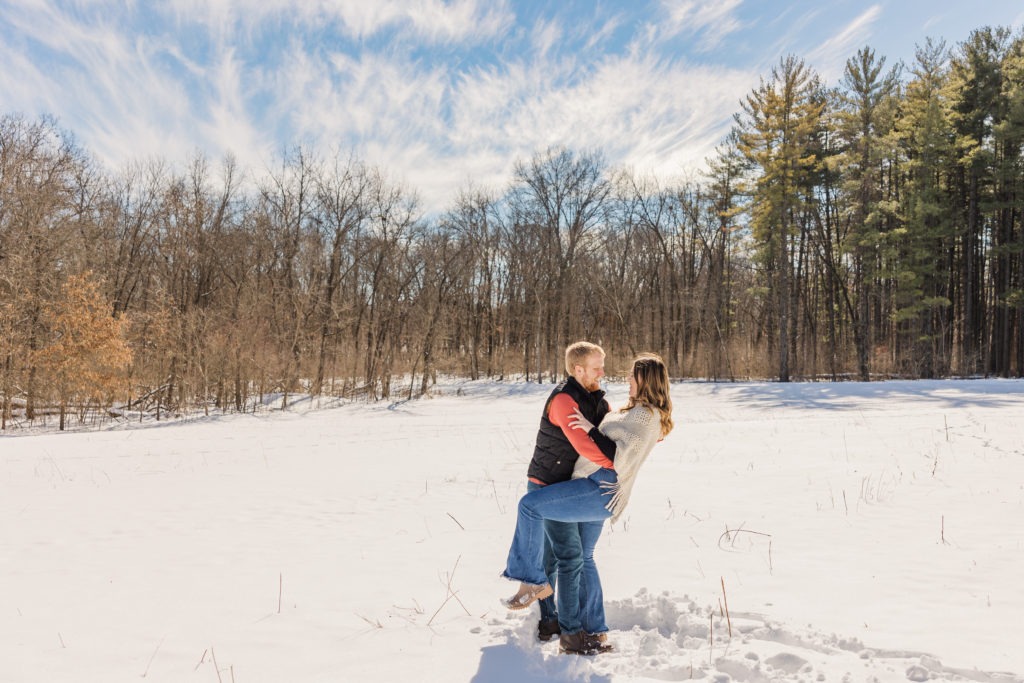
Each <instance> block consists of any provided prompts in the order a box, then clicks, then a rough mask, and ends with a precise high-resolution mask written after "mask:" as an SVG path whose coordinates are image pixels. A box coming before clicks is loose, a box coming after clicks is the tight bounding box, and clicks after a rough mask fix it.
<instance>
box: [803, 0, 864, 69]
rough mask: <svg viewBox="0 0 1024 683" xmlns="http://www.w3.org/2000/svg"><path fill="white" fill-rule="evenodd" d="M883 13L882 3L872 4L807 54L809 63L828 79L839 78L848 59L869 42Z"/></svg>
mask: <svg viewBox="0 0 1024 683" xmlns="http://www.w3.org/2000/svg"><path fill="white" fill-rule="evenodd" d="M881 15H882V6H881V5H872V6H871V7H869V8H868V9H866V10H865V11H864V12H862V13H861V14H860V15H858V16H857V17H856V18H855V19H854V20H853V21H851V22H849V23H848V24H846V25H845V26H843V27H842V28H841V29H840V30H839V31H838V32H837V33H835V34H833V35H832V36H830V37H829V38H828V39H826V40H825V41H824V42H822V43H821V44H820V45H818V46H817V47H815V48H814V49H812V50H811V51H810V52H809V53H808V54H807V56H806V59H807V62H808V64H810V65H811V66H813V67H814V68H815V69H816V70H817V72H818V73H819V74H820V75H821V76H822V77H823V78H825V79H826V80H833V79H837V78H839V77H840V76H841V75H842V73H843V69H844V68H845V65H846V61H847V60H848V59H849V58H850V57H852V56H853V55H854V54H855V53H856V52H857V50H859V49H860V48H862V47H863V46H864V45H866V44H867V43H868V39H869V38H870V37H871V29H872V27H873V26H874V24H875V22H876V21H877V20H878V18H879V17H880V16H881Z"/></svg>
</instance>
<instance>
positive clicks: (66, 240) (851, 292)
mask: <svg viewBox="0 0 1024 683" xmlns="http://www.w3.org/2000/svg"><path fill="white" fill-rule="evenodd" d="M1022 150H1024V36H1022V35H1020V34H1018V35H1011V32H1010V31H1009V30H1008V29H1004V28H984V29H980V30H977V31H974V32H973V33H972V34H971V36H970V37H969V38H968V39H967V40H966V41H964V42H963V43H961V44H958V45H957V46H955V47H953V48H948V47H947V46H946V45H945V44H943V43H941V42H934V41H928V42H926V44H925V45H923V46H919V47H918V50H917V52H916V57H915V60H914V61H913V63H911V64H908V65H903V64H899V65H894V66H892V67H887V66H886V60H885V59H884V58H882V57H877V56H876V55H875V53H874V52H873V51H872V50H871V49H869V48H864V49H862V50H860V51H859V52H858V53H857V54H856V55H854V56H853V57H851V58H850V59H849V60H848V62H847V64H846V69H845V72H844V75H843V77H842V79H841V81H840V83H839V84H837V85H835V86H832V87H828V86H826V85H825V84H824V83H823V82H822V79H821V78H820V77H819V76H818V75H817V74H816V73H815V71H814V70H813V68H812V67H811V66H809V65H807V64H806V63H805V62H804V61H803V60H800V59H798V58H796V57H793V56H789V57H785V58H783V59H782V60H780V62H779V63H778V64H777V65H776V67H775V68H774V69H772V71H771V73H770V74H768V75H767V76H766V77H763V78H762V79H761V82H760V84H759V85H758V87H756V88H755V89H753V90H752V91H751V92H750V93H749V94H748V95H747V96H746V97H745V98H744V99H743V100H742V101H741V103H740V107H739V110H738V111H737V113H736V115H735V122H734V126H733V128H732V131H731V132H730V133H729V135H728V136H727V137H726V138H725V139H724V140H723V141H722V143H721V145H720V146H719V147H718V149H717V151H716V153H715V155H714V156H713V157H712V158H711V159H709V160H708V164H707V170H706V172H704V174H703V175H701V176H699V177H696V178H692V179H686V180H678V179H672V180H666V179H662V178H656V177H653V176H649V175H643V174H639V173H637V172H635V171H632V170H630V169H626V168H616V167H612V166H611V165H609V164H608V163H607V162H606V161H605V159H604V158H603V156H602V154H601V152H600V150H575V149H566V148H552V149H547V150H543V151H539V152H537V153H535V154H534V155H532V156H531V157H530V158H527V159H521V160H519V161H517V162H516V163H515V166H514V171H513V173H512V177H511V179H510V180H509V182H508V184H507V186H505V187H501V188H486V187H479V186H474V185H467V186H465V187H463V188H459V189H457V190H455V191H453V198H452V200H451V202H450V203H449V205H448V208H447V209H446V210H445V211H443V212H441V213H439V214H430V215H427V214H425V213H424V212H423V210H422V209H421V208H420V205H419V202H418V199H417V197H416V194H415V192H414V191H412V190H410V189H409V188H406V187H404V186H402V185H401V184H399V183H396V182H393V181H391V180H390V179H389V178H388V176H387V175H386V173H385V172H384V171H383V170H382V169H378V168H374V167H372V166H370V165H368V164H366V163H364V162H363V161H361V160H359V159H357V158H355V157H353V156H351V155H347V154H345V153H344V152H339V151H326V150H320V149H295V150H293V151H291V152H289V153H287V154H284V155H282V156H281V158H279V159H277V160H276V161H275V162H274V163H275V167H274V168H272V169H269V170H267V171H265V172H264V173H262V174H261V175H259V176H258V177H257V176H255V175H253V174H249V173H245V172H243V171H242V170H240V169H239V168H238V167H237V165H236V164H235V162H234V161H233V160H232V159H231V158H230V157H227V158H225V159H224V160H223V161H222V162H220V163H217V164H214V163H211V162H210V161H209V160H207V159H206V158H204V157H203V156H201V155H198V154H197V155H195V156H194V157H193V158H192V159H191V160H190V161H189V162H188V163H187V164H185V165H184V166H183V167H175V166H172V165H171V164H169V163H167V162H165V161H163V160H149V161H139V162H134V163H132V164H130V165H128V166H126V167H125V168H123V169H121V170H119V171H117V172H111V171H109V170H106V169H103V168H101V167H99V165H98V164H97V163H96V162H95V161H94V160H92V159H91V157H90V156H89V154H88V153H87V152H86V151H85V150H83V149H82V148H81V147H79V146H78V145H77V144H76V143H75V141H74V139H73V137H72V136H71V135H70V134H68V133H66V132H65V131H63V130H61V129H60V127H59V126H58V125H57V123H56V122H55V121H54V120H52V119H48V118H43V119H40V120H28V119H26V118H25V117H23V116H19V115H15V114H9V115H6V116H3V117H2V118H0V420H2V426H4V427H6V425H7V423H8V421H10V420H11V419H13V418H18V419H28V420H32V419H35V418H36V416H37V415H38V414H40V413H45V412H54V413H57V412H59V414H60V419H61V426H62V427H63V425H64V420H65V418H66V416H68V415H74V414H76V413H77V414H78V415H79V416H80V417H81V416H83V415H84V414H85V413H86V411H89V410H91V409H95V408H102V407H107V406H110V405H113V404H117V405H120V406H124V407H127V408H128V409H130V410H144V411H157V413H158V414H159V413H160V412H162V411H179V410H184V409H189V408H196V407H206V408H208V409H209V408H217V409H221V410H237V411H242V410H246V409H248V408H250V407H252V406H254V405H258V404H259V403H261V402H262V401H264V400H265V399H266V398H267V397H270V396H273V397H275V400H276V398H280V399H281V401H282V402H283V403H284V404H287V402H288V401H289V400H290V399H289V397H291V396H294V395H295V394H297V393H302V394H313V395H331V396H347V397H355V396H365V397H368V398H371V399H379V398H384V397H394V396H410V397H411V396H415V395H420V394H422V393H424V392H426V391H428V390H429V388H430V386H431V385H432V384H433V383H434V382H435V381H436V378H437V376H438V373H445V374H451V375H456V376H462V377H469V378H481V377H490V378H498V379H503V378H508V377H516V378H523V379H526V380H528V381H547V380H552V379H555V378H557V377H560V376H561V374H562V371H561V354H562V349H563V348H564V347H565V345H566V344H567V343H568V342H570V341H573V340H575V339H578V338H585V339H590V340H593V341H596V342H599V343H601V344H603V345H604V346H605V347H606V348H607V349H608V350H609V351H610V352H611V353H610V356H609V359H608V360H609V367H610V369H611V370H612V371H613V372H614V371H615V370H616V368H618V370H619V371H620V372H621V371H622V370H623V369H624V368H625V367H626V361H627V359H628V357H629V356H630V355H631V354H633V353H635V352H637V351H640V350H657V351H659V352H661V353H662V354H663V356H664V357H665V358H666V360H667V361H668V363H669V365H670V369H671V372H672V374H673V375H674V376H677V377H705V378H711V379H737V378H749V377H758V378H775V379H779V380H781V381H789V380H791V379H809V378H815V379H817V378H829V379H833V380H835V379H843V378H854V379H861V380H868V379H872V378H878V377H891V376H900V377H944V376H952V375H957V376H970V375H995V376H1020V375H1021V372H1022V368H1024V344H1022V340H1021V333H1022V320H1024V317H1022V312H1024V282H1022V252H1024V238H1022V234H1021V228H1022V220H1024V152H1022Z"/></svg>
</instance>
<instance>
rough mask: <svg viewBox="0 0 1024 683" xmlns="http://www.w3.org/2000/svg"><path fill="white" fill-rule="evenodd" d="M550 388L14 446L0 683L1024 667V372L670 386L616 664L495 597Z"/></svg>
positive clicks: (494, 387)
mask: <svg viewBox="0 0 1024 683" xmlns="http://www.w3.org/2000/svg"><path fill="white" fill-rule="evenodd" d="M549 390H550V386H549V385H544V386H537V385H529V384H522V383H518V384H517V383H510V384H497V383H488V382H473V383H458V384H457V383H452V384H449V385H446V386H443V387H441V388H440V395H439V396H437V397H435V398H431V399H423V400H419V401H413V402H404V403H397V404H393V405H384V404H381V405H370V406H367V405H348V406H343V407H338V408H332V409H324V410H317V411H303V410H301V409H295V410H293V411H289V412H283V413H275V414H271V415H263V416H258V417H253V416H244V415H242V416H239V415H233V416H228V417H219V418H207V419H201V420H196V421H190V422H181V423H177V424H174V423H161V424H159V425H151V426H144V427H139V426H123V427H120V428H115V429H108V430H104V431H98V432H96V431H94V432H80V433H73V434H50V435H43V434H37V435H28V436H3V437H0V492H2V494H0V681H4V682H5V683H21V682H36V681H45V682H47V683H54V682H63V681H70V682H75V683H84V682H91V681H97V682H100V681H102V682H104V683H109V682H118V681H138V680H147V681H168V682H173V683H178V682H189V681H196V682H203V683H217V682H219V683H227V682H228V681H236V682H237V683H255V682H272V683H277V682H306V681H324V682H334V681H338V682H342V681H400V682H403V683H413V682H418V681H475V682H479V683H483V682H488V683H489V682H501V681H510V682H511V681H516V682H524V681H525V682H527V683H531V682H539V681H594V682H604V681H675V680H686V679H689V678H695V679H702V680H705V681H729V680H734V681H751V682H758V681H875V680H877V681H905V680H912V681H923V680H929V679H930V680H974V681H1022V680H1024V678H1022V676H1024V626H1022V623H1024V589H1022V587H1021V576H1022V574H1024V440H1022V438H1021V435H1022V417H1024V382H1019V381H1005V380H1004V381H999V380H974V381H936V382H928V381H919V382H885V383H871V384H858V383H844V384H788V385H782V384H772V383H740V384H719V385H715V384H706V383H680V384H676V385H674V386H673V397H674V400H675V404H676V411H675V418H676V424H677V428H676V430H675V432H673V433H672V434H671V435H670V436H669V438H668V439H666V440H665V441H664V442H663V443H661V444H660V445H659V446H657V447H656V449H655V451H654V453H653V454H652V456H651V458H650V459H649V460H648V461H647V464H646V465H645V468H644V470H643V471H642V472H641V473H640V476H639V478H638V481H637V485H636V489H635V490H634V493H633V497H632V499H631V503H630V507H629V509H628V510H627V512H626V514H625V516H624V518H623V520H622V522H620V523H619V524H617V525H616V526H615V527H613V528H606V530H605V533H604V536H603V537H602V539H601V542H600V544H599V546H598V551H597V560H598V564H599V566H600V568H601V570H602V578H603V581H604V587H605V596H606V598H607V601H608V620H609V625H610V627H611V628H612V633H611V640H612V641H613V642H614V644H615V645H616V647H617V651H616V652H615V653H613V654H608V655H602V656H599V657H596V658H581V657H574V656H565V655H559V654H558V648H557V645H556V644H555V643H548V644H541V643H538V642H536V641H535V640H534V637H533V632H534V627H535V620H536V608H535V607H534V608H532V609H531V610H530V611H529V613H528V614H526V615H523V614H519V613H509V612H506V611H505V610H504V609H503V608H501V606H500V605H499V603H498V598H499V597H500V596H503V595H505V594H510V593H511V591H512V585H511V584H510V583H508V582H505V581H503V580H501V579H500V578H499V577H498V573H499V571H500V570H501V569H502V567H503V561H504V558H505V552H506V550H507V544H508V542H509V539H510V538H511V533H512V528H513V526H514V521H515V517H514V514H515V505H516V501H517V499H518V497H519V496H520V495H521V494H522V492H523V491H524V488H525V473H526V465H527V462H528V461H529V458H530V455H531V453H532V447H533V439H534V436H535V433H536V428H537V422H538V419H539V415H540V410H541V406H542V404H543V401H544V398H545V397H546V395H547V393H548V392H549ZM625 396H626V387H625V385H622V384H613V385H611V386H610V387H609V398H610V400H611V403H612V405H613V407H617V406H619V405H621V403H622V402H623V401H624V399H625ZM726 604H727V607H728V609H727V610H726ZM726 612H727V614H726Z"/></svg>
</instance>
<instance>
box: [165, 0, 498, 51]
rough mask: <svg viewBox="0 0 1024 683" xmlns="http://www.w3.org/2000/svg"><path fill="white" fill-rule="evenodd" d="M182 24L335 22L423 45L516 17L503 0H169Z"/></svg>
mask: <svg viewBox="0 0 1024 683" xmlns="http://www.w3.org/2000/svg"><path fill="white" fill-rule="evenodd" d="M169 7H170V8H171V10H172V12H173V13H174V15H175V16H176V17H177V18H178V21H179V22H181V23H185V22H189V23H199V24H202V25H206V26H208V27H211V28H215V27H218V26H225V25H229V26H233V25H239V26H250V27H251V26H258V25H261V24H264V23H265V22H267V21H277V22H281V21H284V22H286V23H289V24H299V25H303V26H307V27H309V26H321V25H323V24H324V23H325V22H336V23H337V24H338V26H339V27H340V29H341V31H342V32H343V34H344V35H346V36H348V37H350V38H353V39H356V40H364V39H368V38H372V37H374V36H376V35H377V34H379V33H380V32H382V31H388V30H397V31H406V32H408V33H410V34H411V35H414V36H416V37H417V38H418V39H419V40H423V41H425V42H427V43H451V42H456V43H458V42H468V43H473V44H476V43H479V42H481V41H486V40H489V39H491V38H492V37H493V36H495V35H498V34H500V33H502V32H503V31H505V30H507V29H508V28H509V27H510V26H511V25H512V24H513V23H514V21H515V16H514V14H513V13H512V12H511V10H510V9H509V8H508V5H507V3H506V0H498V1H495V2H488V1H487V0H448V1H445V0H372V1H366V2H363V1H362V0H348V1H341V2H339V1H335V0H309V1H308V2H295V1H294V0H169Z"/></svg>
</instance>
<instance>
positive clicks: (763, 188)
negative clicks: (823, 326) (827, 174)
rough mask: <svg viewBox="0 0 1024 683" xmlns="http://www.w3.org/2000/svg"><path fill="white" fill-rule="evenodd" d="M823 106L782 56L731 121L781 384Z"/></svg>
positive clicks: (800, 71) (809, 77) (806, 78)
mask: <svg viewBox="0 0 1024 683" xmlns="http://www.w3.org/2000/svg"><path fill="white" fill-rule="evenodd" d="M824 107H825V102H824V98H823V97H822V91H821V85H820V82H819V80H818V77H817V75H816V74H815V73H814V71H813V70H812V69H810V68H809V67H807V66H806V65H805V64H804V62H803V60H800V59H797V58H796V57H793V56H788V57H785V58H784V59H782V61H781V62H780V63H779V65H778V66H776V67H774V68H773V69H772V72H771V78H770V79H769V80H768V81H767V82H765V81H764V80H762V81H761V84H760V85H759V86H758V87H757V88H756V89H755V90H754V92H752V93H751V94H749V95H747V97H746V98H745V100H744V101H743V102H742V113H741V114H738V115H737V117H736V122H737V124H738V139H739V143H738V148H739V150H740V151H741V152H742V153H743V155H744V156H745V157H746V159H747V161H748V162H749V163H750V164H751V166H752V168H753V171H754V174H755V177H754V179H753V185H752V187H751V191H750V200H751V204H750V221H751V229H752V234H753V237H754V241H755V244H756V249H757V252H758V255H759V258H760V262H761V265H762V267H763V273H764V280H765V282H766V286H767V288H768V297H769V301H770V302H771V307H772V308H773V309H774V314H773V315H770V317H769V319H770V320H771V322H770V325H771V329H770V331H769V335H770V339H771V340H772V341H773V342H774V347H775V351H776V353H777V354H778V374H779V380H780V381H782V382H788V381H789V379H790V373H791V364H792V355H793V354H792V352H793V349H795V348H796V339H795V333H796V329H797V328H796V324H797V316H798V311H797V310H796V308H797V307H796V302H797V297H798V294H799V290H798V285H799V282H798V281H797V280H798V276H799V274H800V271H799V268H798V265H799V263H800V257H801V255H802V253H803V249H804V247H805V246H806V245H805V244H804V243H803V242H802V240H803V239H804V233H803V231H802V230H801V228H802V223H801V220H802V219H801V213H802V210H803V208H804V207H803V204H804V202H805V201H806V200H807V198H808V197H809V195H810V190H809V186H810V184H811V179H812V178H813V176H814V174H815V173H816V172H817V170H818V167H819V164H820V159H819V156H818V154H817V146H818V144H817V136H818V134H819V132H820V131H819V124H820V120H821V116H822V112H823V110H824Z"/></svg>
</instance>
